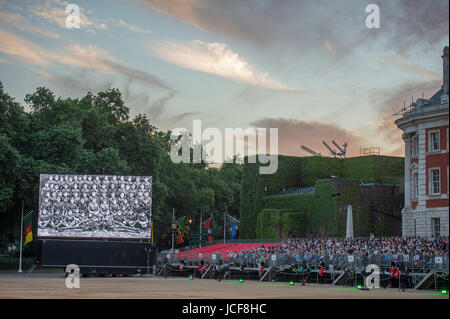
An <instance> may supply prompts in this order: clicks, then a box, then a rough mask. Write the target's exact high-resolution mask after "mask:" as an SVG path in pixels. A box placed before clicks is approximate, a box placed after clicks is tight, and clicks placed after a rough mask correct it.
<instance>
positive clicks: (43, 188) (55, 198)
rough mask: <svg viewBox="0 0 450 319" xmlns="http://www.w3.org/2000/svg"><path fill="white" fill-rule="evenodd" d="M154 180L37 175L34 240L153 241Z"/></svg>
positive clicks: (104, 176) (145, 178) (109, 176)
mask: <svg viewBox="0 0 450 319" xmlns="http://www.w3.org/2000/svg"><path fill="white" fill-rule="evenodd" d="M151 206H152V177H151V176H115V175H68V174H41V176H40V187H39V216H38V229H37V236H38V237H41V238H42V237H45V238H52V237H57V238H135V239H147V238H150V236H151V226H152V225H151Z"/></svg>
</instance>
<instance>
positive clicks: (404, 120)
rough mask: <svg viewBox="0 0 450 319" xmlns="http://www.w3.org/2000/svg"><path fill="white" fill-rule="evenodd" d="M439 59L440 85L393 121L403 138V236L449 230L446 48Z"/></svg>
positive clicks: (424, 234)
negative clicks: (440, 86) (441, 78)
mask: <svg viewBox="0 0 450 319" xmlns="http://www.w3.org/2000/svg"><path fill="white" fill-rule="evenodd" d="M442 59H443V85H442V88H441V89H440V90H439V91H438V92H436V93H435V94H434V95H433V96H432V97H431V98H429V99H418V100H417V101H416V102H414V103H412V104H411V105H410V106H409V107H408V108H404V109H403V112H402V117H401V118H399V119H397V120H396V121H395V123H396V125H397V126H398V127H399V128H400V129H401V130H402V131H403V140H404V141H405V205H404V208H403V210H402V235H403V236H404V237H409V236H425V237H431V236H448V233H449V190H448V184H449V142H448V135H449V118H448V116H449V90H448V47H445V48H444V54H443V56H442Z"/></svg>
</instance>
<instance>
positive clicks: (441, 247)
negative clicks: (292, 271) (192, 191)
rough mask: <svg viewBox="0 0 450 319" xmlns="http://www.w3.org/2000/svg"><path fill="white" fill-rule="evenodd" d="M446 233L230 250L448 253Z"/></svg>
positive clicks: (256, 253)
mask: <svg viewBox="0 0 450 319" xmlns="http://www.w3.org/2000/svg"><path fill="white" fill-rule="evenodd" d="M448 239H449V238H448V236H446V237H431V238H425V237H410V238H403V237H379V238H375V237H373V236H371V237H370V238H365V239H332V238H330V239H288V240H287V241H284V242H283V243H282V244H281V245H278V246H271V247H264V246H263V245H261V246H259V247H258V248H254V249H244V250H242V251H241V252H238V251H234V252H233V251H228V254H227V255H228V256H229V257H233V258H246V257H252V258H264V259H267V257H268V256H270V255H272V254H283V255H287V256H292V257H296V256H297V255H328V256H347V255H354V256H361V257H373V256H378V255H385V256H386V255H391V256H393V257H394V259H395V257H396V256H400V255H413V256H444V255H448V245H449V240H448Z"/></svg>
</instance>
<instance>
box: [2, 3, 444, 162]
mask: <svg viewBox="0 0 450 319" xmlns="http://www.w3.org/2000/svg"><path fill="white" fill-rule="evenodd" d="M70 3H74V4H77V5H78V6H79V7H80V10H81V27H80V29H68V28H66V26H65V20H66V16H67V14H66V12H65V8H66V6H67V5H68V4H69V2H65V1H62V0H48V1H39V0H35V1H34V0H33V1H7V0H0V81H2V82H3V85H4V87H5V90H6V91H7V92H8V93H9V94H10V95H12V96H14V97H15V98H16V100H17V101H18V102H20V103H22V104H24V105H25V103H24V102H23V99H24V97H25V94H27V93H32V92H34V90H35V89H36V88H37V87H40V86H46V87H49V88H50V89H52V90H53V91H54V92H55V94H56V95H57V96H62V97H82V96H84V95H86V93H87V92H88V91H92V92H94V93H95V92H98V91H100V90H104V89H107V88H110V87H117V88H119V89H120V91H121V92H122V94H123V97H124V99H125V101H126V104H127V105H128V106H129V107H130V108H131V111H132V115H133V116H134V115H137V114H138V113H145V114H147V115H148V116H149V118H150V119H151V122H152V124H154V125H155V126H156V127H158V128H159V129H162V130H172V129H174V128H177V127H185V128H187V129H191V128H192V121H193V120H201V121H202V126H203V128H206V127H208V126H212V127H217V128H219V129H221V130H224V128H227V127H230V128H237V127H241V128H247V127H250V126H254V127H266V128H271V127H277V128H278V129H279V152H280V154H285V155H300V156H302V155H308V154H307V153H306V152H304V151H303V150H301V149H300V145H302V144H304V145H307V146H309V147H310V148H312V149H314V150H317V151H319V152H321V153H322V154H327V150H326V149H325V147H324V146H323V145H322V143H321V141H322V140H326V141H328V142H331V140H336V141H337V142H338V143H341V144H342V143H343V142H344V141H346V142H348V143H349V147H348V151H349V155H350V156H358V155H359V154H360V147H380V148H381V153H382V154H383V155H397V156H402V155H403V142H402V139H401V131H400V130H398V129H397V128H396V127H395V124H394V123H393V121H394V119H395V118H396V117H397V116H393V113H395V112H397V111H398V110H399V109H400V108H401V107H402V106H403V101H407V103H408V102H410V101H411V97H412V96H414V99H416V98H417V97H420V96H421V95H422V93H423V94H424V96H425V97H430V96H431V95H432V94H433V93H434V92H435V91H437V90H439V89H440V87H441V84H442V59H441V55H442V50H443V48H444V46H446V45H448V43H449V34H448V24H449V16H448V9H449V8H448V7H449V2H448V1H439V0H432V1H418V0H403V1H401V0H395V1H394V0H384V1H373V0H371V1H362V0H361V1H359V0H357V1H355V0H343V1H333V0H328V1H317V0H311V1H299V0H284V1H275V0H273V1H270V0H245V1H242V0H171V1H166V0H140V1H138V0H134V1H118V0H114V1H106V0H96V1H82V0H74V2H70ZM369 3H376V4H378V6H379V7H380V22H381V28H379V29H368V28H367V27H366V25H365V20H366V17H367V15H368V13H366V12H365V8H366V6H367V5H368V4H369Z"/></svg>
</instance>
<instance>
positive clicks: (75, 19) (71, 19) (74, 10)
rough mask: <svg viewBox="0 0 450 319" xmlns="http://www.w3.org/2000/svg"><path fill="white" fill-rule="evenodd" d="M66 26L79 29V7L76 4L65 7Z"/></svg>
mask: <svg viewBox="0 0 450 319" xmlns="http://www.w3.org/2000/svg"><path fill="white" fill-rule="evenodd" d="M66 13H67V14H68V16H67V17H66V28H68V29H79V28H80V7H79V6H78V5H76V4H73V3H71V4H69V5H67V7H66Z"/></svg>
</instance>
